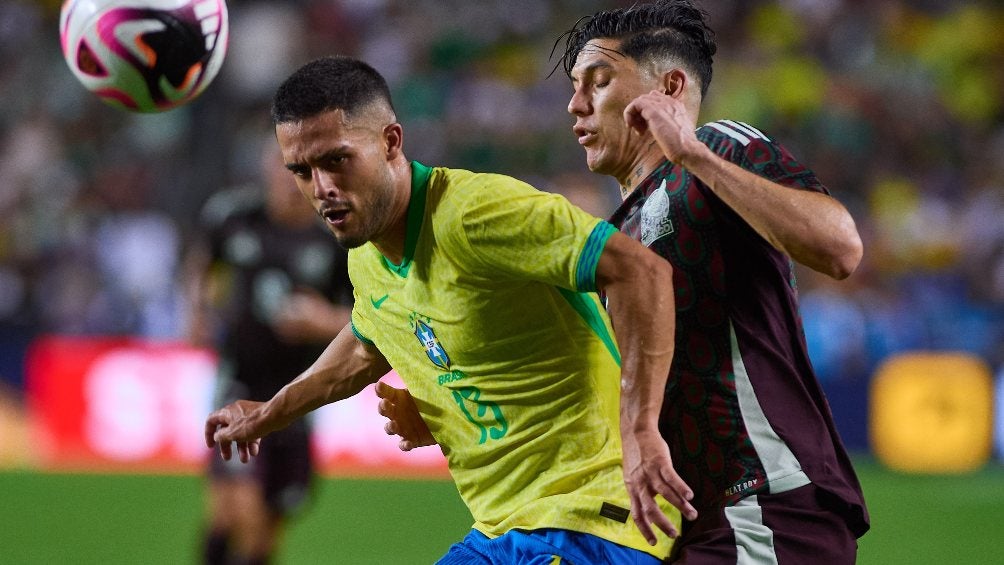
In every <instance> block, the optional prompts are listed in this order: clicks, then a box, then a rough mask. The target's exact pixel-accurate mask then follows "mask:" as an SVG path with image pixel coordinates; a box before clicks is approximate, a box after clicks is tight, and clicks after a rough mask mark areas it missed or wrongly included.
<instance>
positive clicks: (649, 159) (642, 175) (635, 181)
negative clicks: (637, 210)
mask: <svg viewBox="0 0 1004 565" xmlns="http://www.w3.org/2000/svg"><path fill="white" fill-rule="evenodd" d="M665 160H666V156H665V155H663V153H662V150H661V149H660V148H659V145H658V144H657V143H656V142H655V140H654V139H653V140H650V141H649V143H647V144H646V146H645V149H644V150H642V151H639V152H638V157H637V158H636V159H635V160H634V162H633V163H632V165H631V168H630V169H628V170H627V172H626V174H624V175H623V176H620V177H619V178H618V179H617V181H618V182H619V183H620V186H621V199H622V200H626V199H627V197H628V196H630V194H631V193H632V192H634V190H635V189H636V188H638V185H640V184H641V183H642V182H644V181H645V179H647V178H648V176H649V175H651V174H652V171H654V170H655V169H656V168H658V167H659V165H661V164H662V163H663V162H664V161H665Z"/></svg>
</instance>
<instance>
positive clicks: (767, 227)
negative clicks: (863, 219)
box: [624, 91, 863, 279]
mask: <svg viewBox="0 0 1004 565" xmlns="http://www.w3.org/2000/svg"><path fill="white" fill-rule="evenodd" d="M624 119H625V121H626V122H627V123H628V125H630V126H631V127H632V128H634V129H635V130H637V131H639V132H641V133H645V132H647V131H650V132H651V134H652V136H653V138H654V139H655V141H656V143H658V145H659V147H660V148H661V149H662V151H663V153H664V154H665V155H666V157H667V158H668V159H669V160H670V161H672V162H674V163H677V164H679V165H681V166H683V167H685V168H686V169H687V170H689V171H690V172H692V173H693V174H695V175H697V177H698V178H700V179H701V180H702V181H703V182H704V183H705V184H706V185H708V187H710V188H711V190H713V191H714V192H715V194H717V195H718V197H719V198H721V199H722V201H723V202H725V203H726V204H727V205H728V206H730V207H731V208H732V209H733V210H735V211H736V212H737V213H738V214H739V215H740V216H742V217H743V219H745V220H746V222H747V223H749V225H750V226H751V227H752V228H753V229H754V230H756V231H757V233H759V234H760V236H761V237H763V238H764V239H766V240H767V241H768V242H770V244H771V245H773V246H774V247H775V248H776V249H777V250H779V251H781V252H782V253H785V254H787V255H788V256H789V257H791V258H792V259H794V260H795V261H797V262H799V263H801V264H803V265H805V266H807V267H809V268H811V269H813V270H816V271H819V272H820V273H823V274H826V275H829V276H831V277H833V278H836V279H844V278H847V277H848V276H850V274H851V273H853V272H854V270H855V269H856V268H857V266H858V263H859V262H860V261H861V256H862V253H863V250H862V245H861V237H860V236H859V235H858V230H857V227H856V226H855V224H854V219H853V218H852V217H851V215H850V213H849V212H848V211H847V209H846V208H844V206H843V205H842V204H840V202H838V201H837V200H836V199H834V198H831V197H830V196H827V195H825V194H820V193H817V192H810V191H805V190H795V189H792V188H789V187H785V186H783V185H780V184H777V183H774V182H771V181H769V180H768V179H765V178H763V177H761V176H758V175H756V174H754V173H752V172H750V171H747V170H745V169H743V168H742V167H740V166H738V165H736V164H734V163H730V162H729V161H727V160H725V159H722V158H721V157H720V156H718V155H716V154H715V153H714V152H713V151H711V150H710V149H709V148H708V147H707V146H705V145H704V144H703V143H701V142H700V140H698V139H697V136H696V134H695V129H696V125H695V123H694V121H693V118H692V117H691V115H690V114H688V112H687V111H686V109H685V108H684V104H683V102H682V101H680V100H679V99H677V98H676V97H674V96H672V95H666V94H664V93H662V92H659V91H652V92H649V93H648V94H644V95H642V96H639V97H638V98H636V99H635V100H634V101H633V102H631V104H629V105H628V107H627V108H626V109H625V111H624Z"/></svg>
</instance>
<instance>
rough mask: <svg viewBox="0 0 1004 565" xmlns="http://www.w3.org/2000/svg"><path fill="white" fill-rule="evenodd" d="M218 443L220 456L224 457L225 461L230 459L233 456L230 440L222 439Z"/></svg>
mask: <svg viewBox="0 0 1004 565" xmlns="http://www.w3.org/2000/svg"><path fill="white" fill-rule="evenodd" d="M218 443H219V444H220V457H222V458H223V460H224V461H230V458H231V457H232V456H233V451H231V446H230V442H229V441H221V442H218Z"/></svg>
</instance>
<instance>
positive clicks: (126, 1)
mask: <svg viewBox="0 0 1004 565" xmlns="http://www.w3.org/2000/svg"><path fill="white" fill-rule="evenodd" d="M228 32H229V24H228V21H227V6H226V3H225V1H224V0H66V1H65V2H64V3H63V7H62V10H61V11H60V17H59V40H60V44H61V45H62V48H63V58H64V59H66V63H67V64H68V65H69V66H70V70H72V71H73V74H74V75H76V77H77V79H79V80H80V82H81V83H83V85H84V86H85V87H86V88H87V90H90V91H91V92H93V93H94V94H96V95H98V97H100V98H101V99H102V100H103V101H105V102H107V103H109V104H111V105H112V106H118V107H121V108H126V109H128V110H132V111H135V112H163V111H165V110H170V109H171V108H174V107H177V106H180V105H182V104H185V103H186V102H189V101H191V100H192V99H194V98H195V97H196V96H198V95H199V94H201V93H202V91H204V90H205V89H206V87H207V86H209V83H210V82H212V81H213V79H214V78H215V77H216V73H218V72H219V70H220V66H221V65H222V64H223V58H224V57H225V56H226V52H227V35H228Z"/></svg>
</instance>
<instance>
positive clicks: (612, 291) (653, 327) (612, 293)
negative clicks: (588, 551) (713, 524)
mask: <svg viewBox="0 0 1004 565" xmlns="http://www.w3.org/2000/svg"><path fill="white" fill-rule="evenodd" d="M596 283H597V286H598V288H599V289H600V290H602V291H603V292H604V293H606V296H607V301H608V304H607V311H608V312H609V314H610V320H611V322H612V323H613V326H614V333H615V334H616V335H617V344H618V346H619V348H620V351H621V416H620V423H621V438H622V442H623V451H624V480H625V483H626V485H627V489H628V494H629V495H630V496H631V514H632V516H633V517H634V520H635V523H637V524H638V528H639V529H640V530H641V532H642V534H644V536H645V538H646V539H648V541H649V543H651V544H653V545H654V544H655V543H656V537H655V535H654V533H653V531H652V526H651V525H652V524H655V526H656V527H658V528H659V529H660V530H662V531H663V532H665V533H666V535H668V536H670V537H674V538H675V537H677V535H679V532H677V531H676V528H675V527H674V526H673V524H672V523H671V522H670V521H669V519H668V518H667V517H666V515H665V514H663V513H662V511H661V510H660V509H659V506H658V505H657V504H656V502H655V496H656V495H657V494H661V495H662V496H663V498H665V499H666V500H667V501H668V502H669V503H670V504H672V505H673V506H676V507H677V508H679V509H680V512H681V513H682V514H683V516H684V518H686V519H688V520H693V519H695V518H696V517H697V511H696V510H695V509H694V507H693V506H692V505H691V504H690V502H688V501H689V500H690V499H691V498H693V491H692V490H691V489H690V487H689V486H687V484H686V483H684V482H683V480H682V479H681V478H680V476H679V475H678V474H677V473H676V471H675V470H674V468H673V461H672V458H671V456H670V453H669V446H667V445H666V442H665V440H663V439H662V436H661V435H660V434H659V412H660V410H661V409H662V400H663V392H664V391H665V388H666V380H667V378H668V376H669V367H670V364H671V363H672V360H673V348H674V342H675V328H676V307H675V304H674V301H673V292H672V288H673V273H672V268H671V267H670V265H669V263H667V262H666V261H665V260H663V259H662V258H661V257H659V256H658V255H656V254H655V253H652V252H651V251H649V250H648V249H646V248H645V247H643V246H641V245H640V244H638V243H637V242H635V241H633V240H631V239H630V238H629V237H627V236H626V235H623V234H621V233H615V234H613V236H611V238H610V239H609V241H608V242H607V245H606V247H605V249H604V251H603V254H602V255H601V256H600V261H599V265H598V266H597V268H596Z"/></svg>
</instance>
